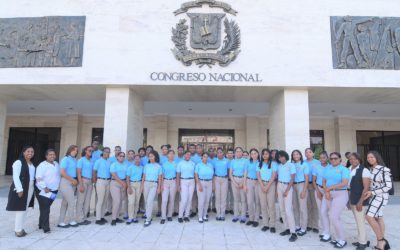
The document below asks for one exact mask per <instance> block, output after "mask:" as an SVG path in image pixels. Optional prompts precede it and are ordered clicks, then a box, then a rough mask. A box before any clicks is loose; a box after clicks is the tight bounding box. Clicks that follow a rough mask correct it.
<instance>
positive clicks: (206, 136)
mask: <svg viewBox="0 0 400 250" xmlns="http://www.w3.org/2000/svg"><path fill="white" fill-rule="evenodd" d="M234 134H235V132H234V130H223V129H179V144H181V145H183V146H184V147H185V149H187V148H188V146H189V144H202V145H203V147H204V150H208V149H209V148H211V147H212V148H218V147H222V148H223V150H224V151H226V150H227V149H228V148H233V147H234V146H235V143H234Z"/></svg>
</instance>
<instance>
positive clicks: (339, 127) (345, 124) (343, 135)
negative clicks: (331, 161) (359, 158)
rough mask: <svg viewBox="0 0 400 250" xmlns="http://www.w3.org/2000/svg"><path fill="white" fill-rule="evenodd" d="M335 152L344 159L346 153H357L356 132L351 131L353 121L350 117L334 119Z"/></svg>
mask: <svg viewBox="0 0 400 250" xmlns="http://www.w3.org/2000/svg"><path fill="white" fill-rule="evenodd" d="M335 139H336V143H335V145H336V151H338V152H340V153H341V154H342V159H343V160H344V159H345V156H344V154H345V153H346V152H357V139H356V131H355V129H353V119H352V118H350V117H337V118H336V119H335Z"/></svg>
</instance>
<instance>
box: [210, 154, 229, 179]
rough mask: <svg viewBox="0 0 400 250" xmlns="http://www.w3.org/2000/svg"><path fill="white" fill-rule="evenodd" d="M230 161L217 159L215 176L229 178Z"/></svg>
mask: <svg viewBox="0 0 400 250" xmlns="http://www.w3.org/2000/svg"><path fill="white" fill-rule="evenodd" d="M228 163H229V161H228V159H226V158H222V159H221V160H220V159H218V158H216V159H215V161H214V174H215V176H219V177H227V176H228Z"/></svg>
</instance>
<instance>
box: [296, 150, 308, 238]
mask: <svg viewBox="0 0 400 250" xmlns="http://www.w3.org/2000/svg"><path fill="white" fill-rule="evenodd" d="M291 158H292V163H293V164H294V165H295V167H296V176H295V178H294V185H293V213H294V220H295V223H296V232H297V235H299V236H303V235H305V234H306V233H307V223H308V211H307V195H308V180H309V173H310V170H309V168H308V164H306V163H305V162H304V160H303V155H302V154H301V152H300V150H297V149H296V150H293V152H292V157H291Z"/></svg>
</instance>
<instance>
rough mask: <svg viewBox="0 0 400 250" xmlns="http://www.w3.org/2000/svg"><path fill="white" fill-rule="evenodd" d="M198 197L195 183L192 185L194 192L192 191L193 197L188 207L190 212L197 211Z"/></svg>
mask: <svg viewBox="0 0 400 250" xmlns="http://www.w3.org/2000/svg"><path fill="white" fill-rule="evenodd" d="M197 201H198V197H197V188H196V182H195V183H194V191H193V197H192V203H191V206H190V211H192V212H196V211H198V210H199V208H198V206H199V204H198V202H197Z"/></svg>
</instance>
